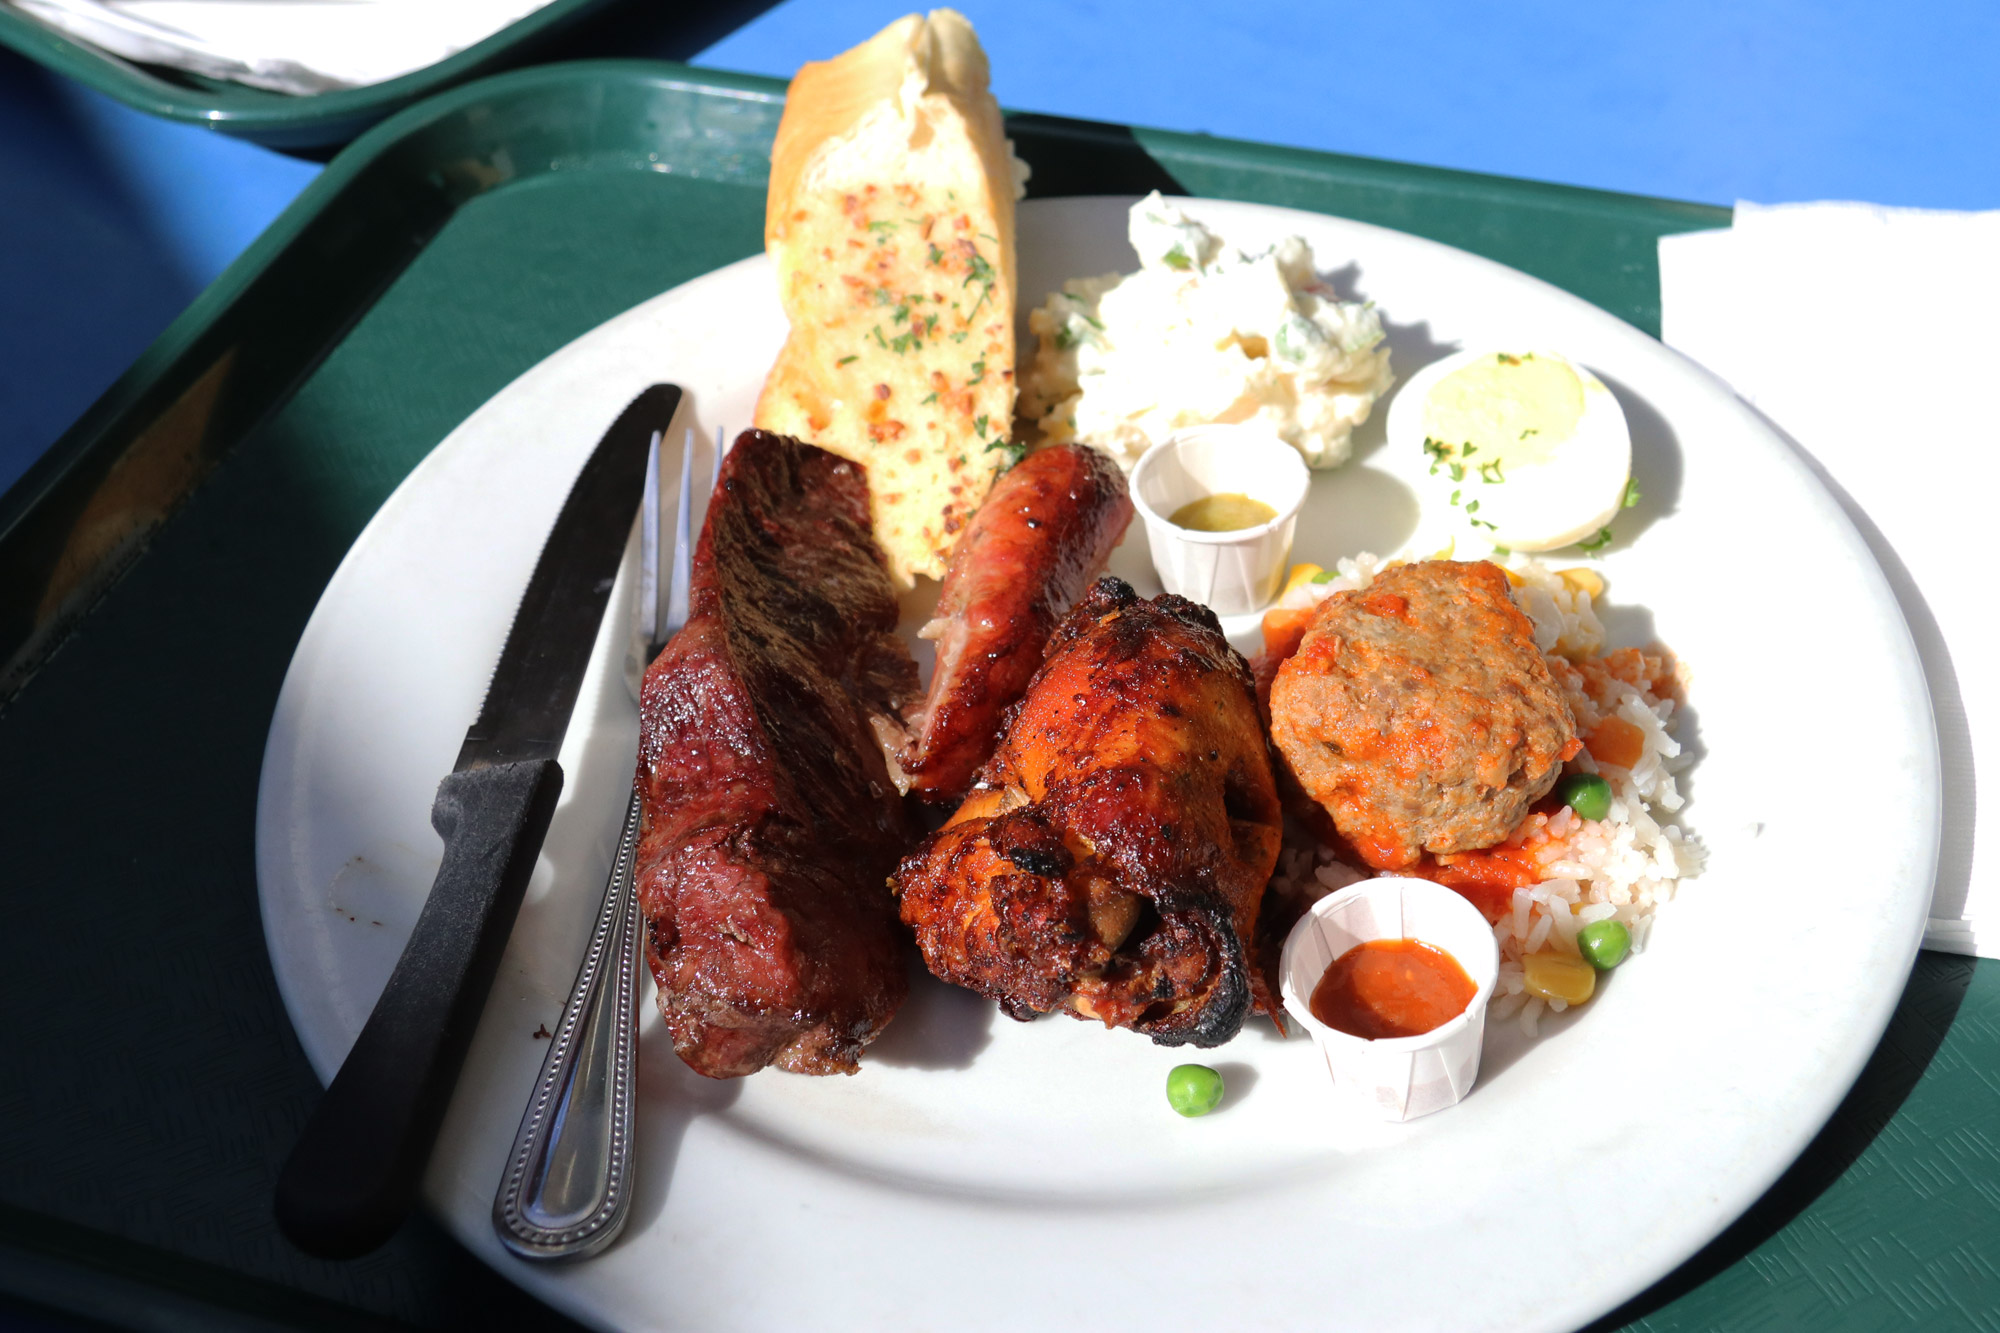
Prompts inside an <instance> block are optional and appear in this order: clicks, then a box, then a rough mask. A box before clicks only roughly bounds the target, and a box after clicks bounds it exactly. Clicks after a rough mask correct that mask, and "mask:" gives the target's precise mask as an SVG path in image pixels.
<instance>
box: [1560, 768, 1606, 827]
mask: <svg viewBox="0 0 2000 1333" xmlns="http://www.w3.org/2000/svg"><path fill="white" fill-rule="evenodd" d="M1556 797H1557V799H1558V800H1560V801H1561V802H1562V803H1563V804H1564V805H1566V806H1568V807H1569V808H1570V809H1572V810H1574V811H1576V813H1577V815H1578V817H1579V818H1583V819H1602V818H1604V817H1605V816H1606V815H1608V814H1610V813H1611V784H1610V783H1608V782H1606V781H1605V780H1604V779H1603V778H1600V777H1598V776H1597V774H1595V773H1572V774H1570V775H1569V776H1568V777H1566V778H1564V779H1563V780H1562V781H1561V782H1558V783H1557V784H1556Z"/></svg>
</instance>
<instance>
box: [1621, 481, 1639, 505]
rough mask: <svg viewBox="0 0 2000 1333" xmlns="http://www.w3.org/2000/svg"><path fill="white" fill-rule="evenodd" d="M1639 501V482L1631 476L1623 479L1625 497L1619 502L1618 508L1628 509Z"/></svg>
mask: <svg viewBox="0 0 2000 1333" xmlns="http://www.w3.org/2000/svg"><path fill="white" fill-rule="evenodd" d="M1638 503H1639V483H1638V481H1637V480H1635V479H1633V478H1629V477H1628V478H1627V479H1626V481H1625V499H1624V500H1623V501H1621V502H1620V503H1619V506H1618V507H1619V508H1620V509H1630V508H1632V507H1633V506H1634V505H1636V504H1638Z"/></svg>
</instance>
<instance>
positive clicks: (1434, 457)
mask: <svg viewBox="0 0 2000 1333" xmlns="http://www.w3.org/2000/svg"><path fill="white" fill-rule="evenodd" d="M1424 452H1425V453H1427V454H1429V455H1430V457H1431V475H1432V476H1433V477H1435V476H1436V475H1437V474H1438V465H1439V464H1441V463H1443V462H1444V461H1445V460H1446V459H1447V458H1450V457H1451V446H1450V445H1448V444H1439V443H1438V442H1437V441H1436V440H1433V439H1432V438H1431V437H1430V436H1428V435H1426V436H1424Z"/></svg>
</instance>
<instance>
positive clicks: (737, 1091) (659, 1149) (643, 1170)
mask: <svg viewBox="0 0 2000 1333" xmlns="http://www.w3.org/2000/svg"><path fill="white" fill-rule="evenodd" d="M641 989H642V990H643V991H644V992H645V994H644V995H643V996H642V997H641V1013H642V1014H643V1015H644V1017H642V1018H641V1020H640V1026H639V1079H638V1087H637V1088H636V1089H635V1092H636V1093H637V1096H638V1101H639V1106H640V1108H641V1109H640V1113H639V1115H638V1116H637V1121H638V1133H639V1141H638V1147H637V1152H636V1154H635V1156H636V1157H637V1159H638V1162H639V1170H638V1172H637V1173H636V1174H637V1182H636V1186H635V1188H634V1191H633V1194H632V1216H631V1218H630V1219H629V1220H628V1221H627V1223H626V1229H625V1234H626V1235H628V1236H636V1235H638V1234H640V1233H641V1232H643V1231H645V1230H646V1229H647V1228H649V1227H651V1226H652V1224H653V1223H654V1222H655V1221H657V1220H658V1219H659V1216H660V1213H661V1211H662V1210H663V1209H665V1208H666V1206H667V1196H668V1195H669V1194H671V1193H672V1192H673V1184H674V1164H675V1162H676V1160H677V1159H678V1158H679V1157H680V1150H681V1140H682V1139H683V1138H685V1137H686V1136H687V1128H688V1125H689V1124H691V1123H692V1122H693V1121H694V1119H695V1117H696V1116H701V1115H710V1114H713V1113H715V1112H718V1111H726V1110H728V1109H729V1108H730V1107H731V1106H734V1105H735V1104H736V1099H737V1098H738V1097H741V1096H742V1095H743V1080H742V1079H740V1078H723V1079H715V1078H704V1077H703V1076H702V1075H700V1074H697V1073H695V1072H694V1071H693V1070H692V1069H689V1068H688V1067H687V1065H686V1064H684V1063H682V1061H681V1058H680V1056H678V1055H676V1054H674V1039H673V1037H672V1036H670V1035H669V1034H668V1032H667V1028H666V1024H664V1023H662V1022H660V1021H659V1018H658V1016H657V1014H656V1013H655V1011H654V1007H653V999H652V987H650V986H645V987H642V988H641Z"/></svg>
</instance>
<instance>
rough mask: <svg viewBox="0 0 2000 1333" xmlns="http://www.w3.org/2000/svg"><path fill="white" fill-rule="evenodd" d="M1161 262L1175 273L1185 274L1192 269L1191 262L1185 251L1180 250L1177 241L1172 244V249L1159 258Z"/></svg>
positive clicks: (1192, 264)
mask: <svg viewBox="0 0 2000 1333" xmlns="http://www.w3.org/2000/svg"><path fill="white" fill-rule="evenodd" d="M1161 262H1162V263H1164V264H1165V265H1166V266H1167V267H1168V268H1170V269H1172V270H1173V271H1174V272H1176V273H1185V272H1187V271H1188V270H1189V269H1191V268H1193V267H1194V263H1193V261H1191V260H1190V259H1189V258H1188V256H1187V251H1185V250H1183V249H1181V246H1180V242H1179V241H1176V242H1174V248H1173V249H1171V250H1169V251H1167V253H1166V254H1165V255H1163V256H1161Z"/></svg>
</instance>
